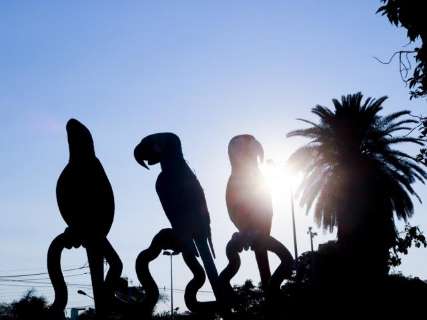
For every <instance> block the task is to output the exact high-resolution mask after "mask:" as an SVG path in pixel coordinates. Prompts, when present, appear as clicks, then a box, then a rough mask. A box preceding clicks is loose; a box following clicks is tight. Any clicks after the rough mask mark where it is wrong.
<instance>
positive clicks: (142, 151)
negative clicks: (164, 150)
mask: <svg viewBox="0 0 427 320" xmlns="http://www.w3.org/2000/svg"><path fill="white" fill-rule="evenodd" d="M153 138H154V137H152V136H148V137H145V138H144V139H142V141H141V142H140V143H139V144H138V145H137V146H136V147H135V150H134V151H133V155H134V157H135V160H136V162H138V163H139V164H140V165H141V166H143V167H144V168H145V169H147V170H150V168H149V167H148V165H150V166H152V165H155V164H157V163H159V162H160V154H161V152H160V148H159V146H158V144H157V143H156V142H155V141H154V140H155V139H153ZM147 164H148V165H147Z"/></svg>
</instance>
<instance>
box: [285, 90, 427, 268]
mask: <svg viewBox="0 0 427 320" xmlns="http://www.w3.org/2000/svg"><path fill="white" fill-rule="evenodd" d="M386 99H387V97H381V98H379V99H372V98H367V99H365V100H364V101H362V100H363V96H362V94H361V93H360V92H359V93H356V94H350V95H347V96H342V98H341V101H339V100H337V99H333V100H332V102H333V105H334V110H331V109H330V108H328V107H324V106H320V105H317V106H316V107H314V108H313V109H312V112H313V113H314V114H315V115H317V116H318V117H319V118H320V121H319V123H314V122H312V121H308V120H304V119H299V120H301V121H303V122H305V123H308V124H309V125H310V127H309V128H306V129H300V130H294V131H291V132H290V133H288V135H287V136H288V137H294V136H301V137H305V138H309V139H311V141H310V142H309V143H308V144H306V145H305V146H303V147H301V148H299V149H298V150H296V151H295V152H294V153H293V154H292V155H291V157H290V159H289V161H290V163H291V164H294V165H295V166H296V167H297V168H298V169H300V170H302V171H303V172H304V179H303V181H302V184H301V186H300V188H299V190H298V193H297V194H298V195H300V197H301V204H302V205H305V206H306V208H307V212H308V210H309V209H310V208H311V207H313V205H314V218H315V221H316V222H317V224H318V225H319V226H322V227H323V228H324V229H326V230H329V231H332V230H333V229H334V227H337V231H338V243H339V244H347V245H350V246H351V248H352V249H353V250H356V249H355V248H356V247H359V248H362V249H361V250H362V251H366V250H367V248H370V249H373V248H375V249H378V250H381V252H382V255H383V256H382V257H381V260H382V261H384V259H386V257H385V255H387V254H388V250H389V248H390V247H391V246H392V244H393V241H394V239H395V238H396V229H395V224H394V217H395V216H396V217H397V218H398V219H403V220H405V221H406V220H407V219H408V218H409V217H411V216H412V214H413V211H414V207H413V203H412V200H411V196H415V197H416V198H418V199H419V200H420V198H419V196H418V195H417V194H416V193H415V191H414V189H413V188H412V184H413V183H414V182H415V181H416V180H418V181H420V182H422V183H424V180H425V178H427V174H426V172H425V171H424V170H423V169H422V168H421V167H420V166H418V165H417V163H416V160H415V159H414V158H413V157H411V156H410V155H408V154H406V153H404V152H402V151H399V150H396V149H394V148H393V146H394V145H395V144H399V143H411V144H419V145H422V143H421V142H420V141H419V140H418V139H416V138H413V137H410V136H408V133H407V131H408V130H410V128H409V127H408V125H411V124H412V123H416V121H415V120H413V119H409V118H407V117H404V116H407V115H408V114H409V113H410V112H409V111H399V112H395V113H392V114H390V115H387V116H381V115H379V112H380V110H382V104H383V102H384V101H385V100H386ZM402 131H404V132H405V133H406V134H403V135H396V133H397V132H402ZM420 201H421V200H420ZM378 250H377V251H376V252H377V254H378V252H379V251H378Z"/></svg>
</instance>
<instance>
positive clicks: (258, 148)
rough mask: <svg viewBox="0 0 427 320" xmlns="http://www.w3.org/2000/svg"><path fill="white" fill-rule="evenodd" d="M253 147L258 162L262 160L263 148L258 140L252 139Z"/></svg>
mask: <svg viewBox="0 0 427 320" xmlns="http://www.w3.org/2000/svg"><path fill="white" fill-rule="evenodd" d="M254 148H255V151H256V155H257V156H258V161H259V162H260V163H263V162H264V148H263V147H262V145H261V143H259V141H258V140H256V139H254Z"/></svg>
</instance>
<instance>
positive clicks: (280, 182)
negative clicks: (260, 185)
mask: <svg viewBox="0 0 427 320" xmlns="http://www.w3.org/2000/svg"><path fill="white" fill-rule="evenodd" d="M260 170H261V172H262V174H263V176H264V178H265V182H266V183H267V185H268V186H269V188H270V189H271V191H272V192H273V193H283V192H289V188H291V187H292V188H293V189H294V188H295V187H297V186H298V184H299V182H300V175H299V174H297V173H295V172H293V171H292V170H290V168H289V167H288V166H286V165H279V164H277V163H275V162H274V161H272V160H267V161H266V162H264V163H263V164H261V165H260Z"/></svg>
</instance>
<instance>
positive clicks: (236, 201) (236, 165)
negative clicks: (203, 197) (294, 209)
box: [226, 134, 273, 288]
mask: <svg viewBox="0 0 427 320" xmlns="http://www.w3.org/2000/svg"><path fill="white" fill-rule="evenodd" d="M228 156H229V158H230V163H231V176H230V178H229V179H228V184H227V191H226V201H227V209H228V214H229V215H230V219H231V221H233V223H234V225H235V226H236V227H237V229H238V230H239V231H240V232H241V233H245V234H248V235H249V234H254V235H255V234H259V235H264V236H269V235H270V231H271V222H272V218H273V207H272V200H271V194H270V190H268V188H267V185H266V183H265V181H264V179H263V176H262V173H261V171H260V170H259V168H258V161H260V162H262V161H263V160H264V150H263V148H262V145H261V144H260V143H259V142H258V141H257V140H256V139H255V138H254V137H253V136H251V135H249V134H243V135H238V136H235V137H233V138H232V139H231V140H230V143H229V145H228ZM255 257H256V261H257V264H258V269H259V273H260V276H261V282H262V285H263V287H264V288H266V287H267V285H268V281H269V280H270V276H271V273H270V265H269V263H268V254H267V250H264V249H262V248H258V249H255Z"/></svg>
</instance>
